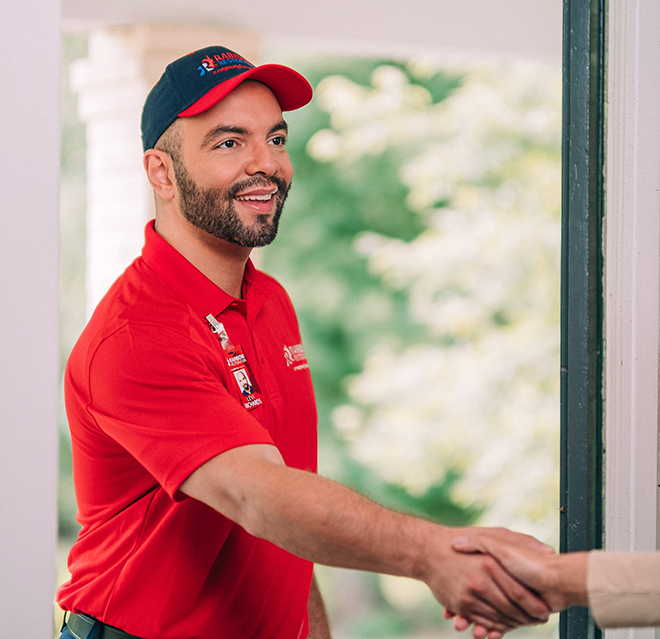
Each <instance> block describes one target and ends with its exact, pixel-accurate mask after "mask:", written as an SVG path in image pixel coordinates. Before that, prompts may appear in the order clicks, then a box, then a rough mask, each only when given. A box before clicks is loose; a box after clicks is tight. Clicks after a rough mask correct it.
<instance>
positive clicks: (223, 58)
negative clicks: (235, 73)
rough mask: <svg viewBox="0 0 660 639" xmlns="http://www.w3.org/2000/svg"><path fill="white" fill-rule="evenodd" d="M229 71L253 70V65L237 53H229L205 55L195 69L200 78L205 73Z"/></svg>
mask: <svg viewBox="0 0 660 639" xmlns="http://www.w3.org/2000/svg"><path fill="white" fill-rule="evenodd" d="M229 69H254V65H253V64H251V63H250V62H248V61H247V60H246V59H245V58H244V57H243V56H240V55H238V53H234V52H230V53H217V54H216V55H214V56H210V55H207V56H206V57H205V58H204V59H203V60H202V63H201V64H200V65H199V66H198V67H197V70H198V71H199V75H200V77H201V76H203V75H206V74H207V73H218V72H221V71H228V70H229Z"/></svg>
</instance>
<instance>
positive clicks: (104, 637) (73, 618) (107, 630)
mask: <svg viewBox="0 0 660 639" xmlns="http://www.w3.org/2000/svg"><path fill="white" fill-rule="evenodd" d="M95 624H96V625H97V627H98V624H101V632H100V633H98V634H91V632H92V628H94V625H95ZM66 627H67V628H68V629H69V632H70V633H71V634H72V635H73V636H74V637H76V638H77V639H87V637H90V639H91V638H92V637H96V639H140V638H139V637H136V636H135V635H129V634H128V633H127V632H124V631H123V630H119V628H113V627H112V626H108V625H107V624H104V623H101V622H100V621H98V620H96V619H94V617H90V616H88V615H82V614H75V613H73V612H70V613H69V615H68V617H67V620H66Z"/></svg>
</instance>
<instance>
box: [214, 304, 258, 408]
mask: <svg viewBox="0 0 660 639" xmlns="http://www.w3.org/2000/svg"><path fill="white" fill-rule="evenodd" d="M206 320H207V321H208V323H209V326H210V328H211V331H212V332H213V333H215V334H216V335H217V336H218V339H219V340H220V345H221V346H222V351H223V353H224V356H225V359H226V360H227V366H229V371H230V372H231V374H232V377H233V378H234V381H235V382H236V386H237V388H238V391H239V393H240V394H241V401H242V402H243V407H244V408H247V410H252V409H254V408H256V407H257V406H262V405H263V403H264V401H263V396H262V395H261V391H260V390H259V386H258V385H257V380H256V379H255V377H254V375H253V374H252V370H251V369H250V365H249V363H248V361H247V358H246V357H245V353H244V352H243V349H242V348H241V346H240V345H237V344H234V343H233V342H232V341H231V339H230V338H229V335H228V333H227V331H226V329H225V326H224V324H223V323H222V322H218V320H217V319H216V318H215V317H214V316H213V315H212V314H211V313H209V314H208V315H207V316H206Z"/></svg>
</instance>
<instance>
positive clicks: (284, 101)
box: [179, 64, 312, 118]
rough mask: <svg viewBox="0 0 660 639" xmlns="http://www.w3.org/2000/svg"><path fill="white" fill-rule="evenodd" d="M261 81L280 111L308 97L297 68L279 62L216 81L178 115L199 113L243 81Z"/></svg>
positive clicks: (299, 104) (308, 88)
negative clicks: (269, 91)
mask: <svg viewBox="0 0 660 639" xmlns="http://www.w3.org/2000/svg"><path fill="white" fill-rule="evenodd" d="M248 79H249V80H257V81H259V82H261V83H263V84H265V85H266V86H267V87H268V88H269V89H270V90H271V91H272V92H273V94H274V95H275V97H276V98H277V101H278V102H279V105H280V108H281V109H282V111H293V110H294V109H299V108H300V107H302V106H305V105H306V104H307V103H308V102H309V101H310V100H311V99H312V87H311V86H310V84H309V82H307V80H306V79H305V78H304V77H303V76H302V75H300V73H298V72H297V71H294V70H293V69H290V68H289V67H285V66H283V65H281V64H264V65H263V66H260V67H255V68H254V69H249V70H248V71H246V72H245V73H241V74H240V75H237V76H234V77H233V78H230V79H229V80H225V81H224V82H222V83H220V84H217V85H216V86H214V87H213V88H212V89H211V90H210V91H209V92H208V93H206V94H205V95H204V96H202V97H201V98H200V99H199V100H197V102H195V103H194V104H192V105H191V106H189V107H188V108H187V109H185V110H184V111H181V113H179V117H180V118H189V117H192V116H193V115H199V114H200V113H204V111H208V110H209V109H210V108H211V107H214V106H215V105H216V104H218V102H220V100H222V99H223V98H224V97H226V96H227V95H228V94H229V93H231V92H232V91H233V90H234V89H235V88H236V87H237V86H238V85H239V84H241V82H245V80H248Z"/></svg>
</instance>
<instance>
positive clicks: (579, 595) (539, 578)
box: [452, 534, 589, 612]
mask: <svg viewBox="0 0 660 639" xmlns="http://www.w3.org/2000/svg"><path fill="white" fill-rule="evenodd" d="M452 546H453V548H454V549H455V550H458V551H459V552H464V553H475V552H478V553H487V554H489V555H491V556H492V557H493V558H495V559H496V560H497V562H498V563H499V564H500V565H501V566H502V567H503V568H504V569H505V570H506V571H507V572H508V573H510V574H511V575H512V576H514V577H515V578H516V579H518V580H519V581H520V582H521V583H523V584H525V585H526V586H528V587H529V588H531V589H532V590H534V591H535V592H538V593H539V594H540V595H541V596H542V597H543V599H544V600H545V601H546V602H547V603H548V605H549V606H550V608H551V610H552V612H559V611H560V610H564V608H568V607H569V606H575V605H581V606H586V605H588V603H589V602H588V597H587V585H586V582H587V576H586V575H587V553H584V552H583V553H571V554H569V555H554V554H553V555H550V554H546V553H539V552H536V551H535V550H534V549H532V548H529V547H527V546H521V545H518V544H511V543H507V542H506V541H504V540H500V539H493V538H489V537H487V536H484V535H481V534H479V535H476V536H474V537H466V538H458V539H455V540H454V541H453V543H452Z"/></svg>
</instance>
